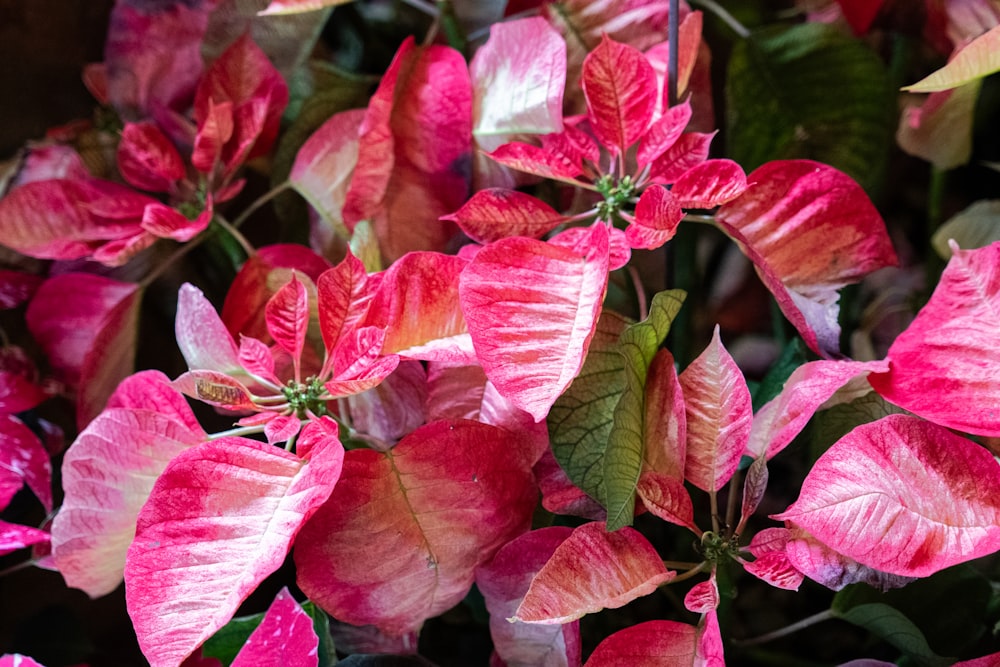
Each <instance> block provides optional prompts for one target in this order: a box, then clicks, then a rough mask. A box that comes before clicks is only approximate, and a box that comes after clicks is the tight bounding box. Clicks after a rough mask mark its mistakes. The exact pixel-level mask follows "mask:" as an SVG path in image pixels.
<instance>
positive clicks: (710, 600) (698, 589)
mask: <svg viewBox="0 0 1000 667" xmlns="http://www.w3.org/2000/svg"><path fill="white" fill-rule="evenodd" d="M684 606H685V607H686V608H687V610H688V611H693V612H694V613H696V614H707V613H709V612H711V611H715V610H716V609H718V608H719V585H718V584H717V583H716V582H715V572H713V573H712V575H711V576H710V577H709V578H708V581H701V582H699V583H697V584H695V585H694V586H692V587H691V590H689V591H688V592H687V594H686V595H685V596H684Z"/></svg>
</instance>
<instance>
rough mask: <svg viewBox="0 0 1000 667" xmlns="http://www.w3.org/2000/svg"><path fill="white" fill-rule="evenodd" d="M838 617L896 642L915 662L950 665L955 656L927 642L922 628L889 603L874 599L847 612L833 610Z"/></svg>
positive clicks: (929, 665) (928, 666)
mask: <svg viewBox="0 0 1000 667" xmlns="http://www.w3.org/2000/svg"><path fill="white" fill-rule="evenodd" d="M833 611H834V615H835V616H836V617H837V618H840V619H843V620H845V621H847V622H848V623H853V624H854V625H857V626H858V627H861V628H864V629H865V630H868V631H869V632H871V633H872V634H873V635H875V636H876V637H879V638H880V639H882V640H884V641H886V642H887V643H889V644H892V645H893V646H895V647H896V648H897V649H899V650H900V651H902V652H903V653H904V654H905V655H907V656H908V657H910V658H911V659H912V660H913V662H914V663H915V664H917V665H921V666H922V667H937V666H938V665H940V666H942V667H943V666H944V665H950V664H952V662H953V661H954V659H953V658H943V657H941V656H939V655H938V654H936V653H934V651H932V650H931V647H930V646H928V645H927V639H925V638H924V635H923V633H922V632H920V629H919V628H918V627H917V626H916V625H914V624H913V622H912V621H911V620H910V619H908V618H906V616H904V615H903V614H902V613H901V612H899V611H897V610H896V609H893V608H892V607H890V606H889V605H887V604H882V603H880V602H873V603H868V604H861V605H858V606H856V607H851V608H850V609H847V610H846V611H838V610H837V609H836V608H834V609H833Z"/></svg>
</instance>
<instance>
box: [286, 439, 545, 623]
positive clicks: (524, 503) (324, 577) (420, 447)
mask: <svg viewBox="0 0 1000 667" xmlns="http://www.w3.org/2000/svg"><path fill="white" fill-rule="evenodd" d="M535 501H536V491H535V489H534V484H533V481H532V476H531V471H530V468H529V464H528V461H527V456H525V455H524V454H523V453H522V452H521V451H520V450H519V448H518V442H517V440H516V439H514V438H512V437H511V436H510V435H508V434H507V433H506V432H504V431H503V430H501V429H498V428H496V427H493V426H488V425H485V424H479V423H477V422H469V421H460V422H445V421H441V422H434V423H431V424H428V425H427V426H424V427H422V428H420V429H418V430H416V431H414V432H413V433H412V434H410V435H409V436H407V437H406V438H404V439H403V440H402V441H401V442H400V443H399V444H398V445H396V446H395V447H394V448H393V449H391V450H390V451H388V452H384V453H382V452H376V451H373V450H362V449H358V450H351V451H349V452H348V453H347V457H346V459H345V462H344V473H343V475H342V476H341V479H340V482H339V483H338V484H337V487H336V488H335V489H334V492H333V494H332V495H331V497H330V500H329V502H327V503H326V504H325V505H324V506H323V507H322V508H321V509H320V511H319V512H317V514H316V516H314V517H313V518H312V519H311V520H310V521H309V522H308V523H307V524H306V526H305V527H304V528H303V532H302V533H301V538H300V540H299V541H298V544H297V545H296V549H295V563H296V567H297V570H298V584H299V587H300V588H301V589H302V590H303V592H305V593H306V595H308V596H309V599H310V600H313V601H314V602H316V604H318V605H319V606H321V607H322V608H323V609H325V610H326V611H328V612H329V613H330V614H332V615H333V616H335V617H336V618H338V619H341V620H344V621H347V622H349V623H353V624H355V625H376V626H378V627H379V628H380V629H381V630H382V631H384V632H387V633H389V634H396V635H398V634H403V633H406V632H410V631H412V630H415V629H416V628H418V627H420V625H421V623H423V621H424V620H425V619H427V618H429V617H431V616H436V615H437V614H440V613H441V612H443V611H445V610H446V609H449V608H450V607H451V606H453V605H454V604H456V603H457V602H458V601H459V600H461V599H462V598H463V597H464V596H465V594H466V593H467V592H468V590H469V587H470V586H471V585H472V581H473V575H474V571H475V568H476V567H478V566H479V565H481V564H482V563H484V562H486V561H488V560H489V559H490V558H492V557H493V554H494V553H495V552H496V551H497V549H499V548H500V547H501V546H502V545H503V544H505V543H507V542H508V541H510V540H511V539H512V538H514V537H515V536H517V535H519V534H520V533H522V532H524V531H525V530H527V528H528V526H529V524H530V520H531V513H532V511H533V509H534V507H535Z"/></svg>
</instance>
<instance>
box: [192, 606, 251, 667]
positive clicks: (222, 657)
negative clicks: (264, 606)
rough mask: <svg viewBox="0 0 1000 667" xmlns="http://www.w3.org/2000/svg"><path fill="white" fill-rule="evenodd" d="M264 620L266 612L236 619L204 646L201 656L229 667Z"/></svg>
mask: <svg viewBox="0 0 1000 667" xmlns="http://www.w3.org/2000/svg"><path fill="white" fill-rule="evenodd" d="M262 620H264V612H261V613H259V614H254V615H252V616H240V617H238V618H234V619H233V620H231V621H229V622H228V623H226V624H225V625H224V626H223V627H222V629H220V630H219V631H218V632H216V633H215V634H214V635H212V636H211V637H210V638H209V639H208V640H206V641H205V643H204V644H202V646H201V654H202V655H203V656H205V657H206V658H217V659H218V660H219V662H221V663H222V664H223V666H224V667H228V665H229V664H231V663H232V662H233V660H234V659H235V658H236V654H237V653H239V652H240V649H241V648H243V645H244V644H246V643H247V639H249V638H250V634H251V633H252V632H253V631H254V630H256V629H257V626H258V625H260V622H261V621H262Z"/></svg>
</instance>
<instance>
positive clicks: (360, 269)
mask: <svg viewBox="0 0 1000 667" xmlns="http://www.w3.org/2000/svg"><path fill="white" fill-rule="evenodd" d="M367 284H368V274H367V273H366V272H365V267H364V265H363V264H362V263H361V260H359V259H358V258H357V257H355V256H354V255H353V254H352V253H351V252H350V251H348V252H347V255H346V256H345V257H344V259H343V261H341V262H340V264H338V265H337V266H335V267H334V268H332V269H330V270H328V271H324V272H323V273H322V274H321V275H320V277H319V278H318V279H317V280H316V293H317V302H318V310H319V327H320V331H321V333H322V334H323V344H324V345H325V346H326V349H327V351H328V352H329V351H330V350H333V349H334V348H335V347H336V346H337V343H338V342H339V341H340V339H341V338H342V337H343V336H344V334H345V333H346V332H347V331H349V330H350V329H352V328H354V326H355V325H357V323H358V321H359V320H360V319H361V318H362V317H363V315H364V308H365V307H366V306H367V303H368V299H369V297H370V296H371V295H370V294H369V293H368V292H369V291H368V290H366V289H365V288H366V285H367Z"/></svg>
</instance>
